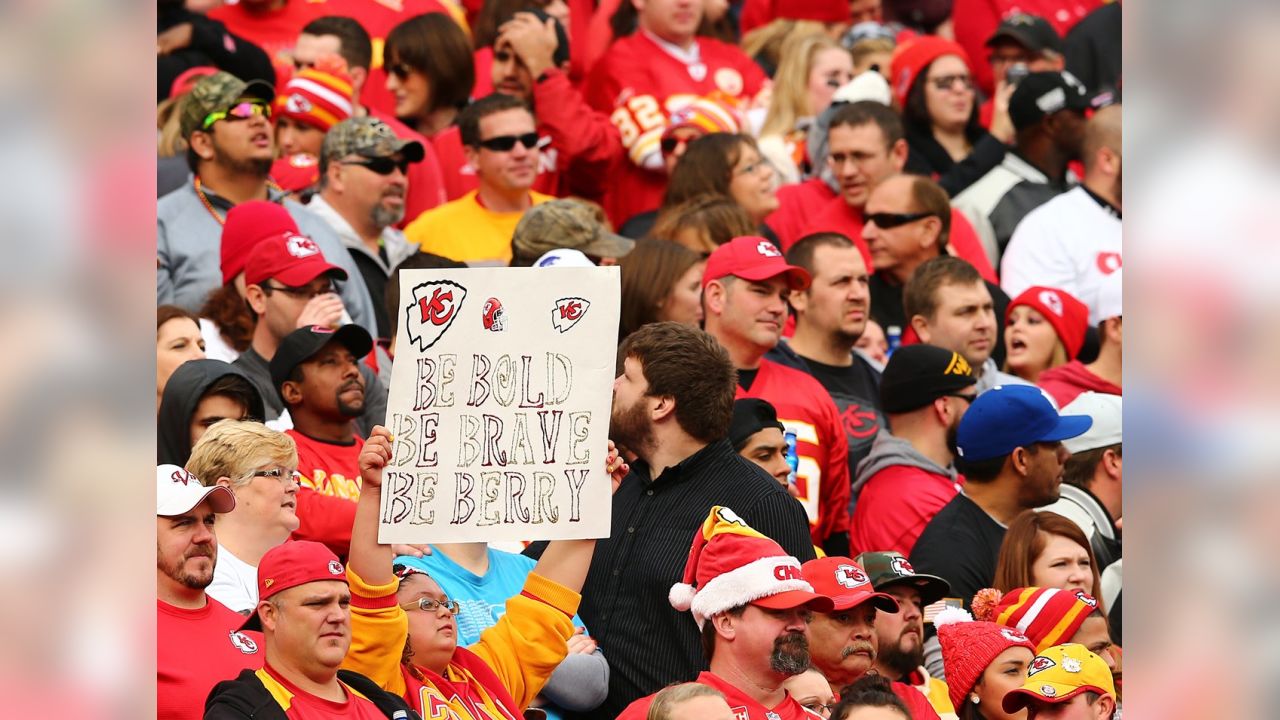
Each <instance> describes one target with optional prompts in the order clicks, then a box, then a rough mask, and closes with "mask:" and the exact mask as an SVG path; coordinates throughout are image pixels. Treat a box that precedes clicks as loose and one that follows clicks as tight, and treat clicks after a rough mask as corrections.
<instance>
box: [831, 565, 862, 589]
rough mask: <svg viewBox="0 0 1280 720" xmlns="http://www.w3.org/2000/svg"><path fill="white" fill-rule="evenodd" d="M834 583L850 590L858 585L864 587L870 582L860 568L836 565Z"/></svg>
mask: <svg viewBox="0 0 1280 720" xmlns="http://www.w3.org/2000/svg"><path fill="white" fill-rule="evenodd" d="M836 582H838V583H840V584H841V585H843V586H845V587H847V588H849V589H850V590H852V589H853V588H856V587H858V586H860V585H866V584H867V583H868V582H870V579H869V578H867V574H866V573H864V572H862V568H859V567H858V566H857V565H838V566H836Z"/></svg>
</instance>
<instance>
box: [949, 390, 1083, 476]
mask: <svg viewBox="0 0 1280 720" xmlns="http://www.w3.org/2000/svg"><path fill="white" fill-rule="evenodd" d="M1092 425H1093V418H1091V417H1089V416H1088V415H1061V414H1059V413H1058V408H1057V407H1056V406H1055V405H1054V404H1053V400H1050V399H1049V396H1048V395H1047V394H1045V392H1044V391H1043V390H1041V389H1040V388H1038V387H1036V386H1034V385H997V386H995V387H993V388H991V389H990V390H988V391H986V392H984V393H982V394H981V395H979V396H978V399H976V400H974V401H973V404H972V405H970V406H969V409H968V411H966V412H965V414H964V417H963V418H961V420H960V427H959V429H958V430H957V431H956V451H957V453H958V454H959V455H960V457H962V458H964V459H965V460H969V461H977V460H990V459H991V458H998V457H1003V456H1005V455H1008V454H1010V453H1012V452H1013V450H1014V448H1020V447H1028V446H1030V445H1033V444H1035V443H1039V442H1060V441H1062V440H1068V439H1070V438H1073V437H1076V436H1078V435H1083V434H1084V433H1085V432H1086V431H1087V430H1088V429H1089V427H1090V426H1092Z"/></svg>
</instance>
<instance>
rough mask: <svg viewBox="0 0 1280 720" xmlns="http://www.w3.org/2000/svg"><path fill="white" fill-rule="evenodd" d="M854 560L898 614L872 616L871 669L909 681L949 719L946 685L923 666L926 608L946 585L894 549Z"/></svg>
mask: <svg viewBox="0 0 1280 720" xmlns="http://www.w3.org/2000/svg"><path fill="white" fill-rule="evenodd" d="M854 561H855V562H857V563H858V564H859V565H861V566H862V567H863V568H864V569H865V570H866V571H867V576H868V577H870V578H871V586H872V587H874V588H875V589H876V592H882V593H884V594H886V595H891V596H893V599H895V600H897V601H898V607H899V610H898V612H897V613H894V614H888V613H886V614H884V615H881V616H878V617H877V618H876V645H877V647H878V648H879V651H878V652H877V654H876V664H875V670H876V672H878V673H880V674H881V675H883V676H885V677H887V678H889V679H890V680H895V681H901V682H902V683H906V684H909V685H911V686H912V687H914V688H915V689H916V690H919V691H920V692H921V693H923V694H924V696H925V697H927V698H928V699H929V703H930V704H931V705H933V709H934V710H935V711H936V712H937V713H938V716H939V717H942V718H944V720H951V719H954V718H955V717H956V710H955V708H954V707H953V706H952V705H951V698H950V696H949V690H948V689H947V684H946V683H945V682H943V681H942V680H941V679H939V678H935V677H932V676H931V675H929V671H928V670H927V669H925V667H924V617H925V609H926V608H927V607H929V606H930V605H932V604H934V603H936V602H938V601H939V600H941V599H942V598H944V597H946V596H947V594H948V593H950V592H951V585H949V584H948V583H947V581H946V580H943V579H942V578H940V577H938V576H936V575H924V574H922V573H917V572H916V571H915V569H914V568H912V567H911V563H909V562H907V559H906V558H905V557H903V555H902V553H899V552H894V551H888V552H865V553H862V554H861V555H859V556H858V557H856V558H854ZM930 622H932V620H930Z"/></svg>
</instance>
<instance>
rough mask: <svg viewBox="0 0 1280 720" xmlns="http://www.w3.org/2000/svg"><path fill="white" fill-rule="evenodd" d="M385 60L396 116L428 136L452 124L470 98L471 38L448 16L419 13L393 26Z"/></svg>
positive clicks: (473, 76)
mask: <svg viewBox="0 0 1280 720" xmlns="http://www.w3.org/2000/svg"><path fill="white" fill-rule="evenodd" d="M383 58H384V63H385V67H386V69H387V90H388V91H389V92H390V93H391V94H392V96H393V97H394V98H395V102H396V109H395V112H396V117H398V118H400V120H401V121H403V122H404V123H405V124H406V125H408V126H409V127H411V128H413V129H414V130H417V131H418V132H420V133H422V134H423V135H424V136H426V137H428V138H431V137H432V136H434V135H435V134H436V133H439V132H440V131H441V130H443V129H445V128H447V127H449V126H450V125H452V124H453V122H454V119H455V118H457V116H458V111H459V110H461V109H462V108H463V107H465V106H466V104H467V101H468V100H470V99H471V89H472V88H473V87H474V86H475V83H476V72H475V67H474V65H473V63H472V56H471V42H470V41H469V40H467V36H466V34H465V33H463V32H462V29H461V28H459V27H458V24H457V23H455V22H454V21H453V20H452V19H451V18H450V17H449V16H448V15H445V14H443V13H428V14H426V15H418V16H416V17H413V18H410V19H408V20H405V21H404V22H402V23H400V24H399V25H397V26H395V27H394V28H392V30H391V32H390V33H388V34H387V40H386V45H385V46H384V48H383Z"/></svg>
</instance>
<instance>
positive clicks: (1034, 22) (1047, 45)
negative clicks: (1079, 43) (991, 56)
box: [986, 13, 1063, 55]
mask: <svg viewBox="0 0 1280 720" xmlns="http://www.w3.org/2000/svg"><path fill="white" fill-rule="evenodd" d="M1001 40H1012V41H1014V42H1016V43H1018V44H1019V45H1021V46H1022V47H1024V48H1026V49H1028V50H1030V51H1031V52H1033V53H1042V52H1044V51H1045V50H1051V51H1053V52H1056V53H1058V54H1059V55H1061V54H1062V53H1063V47H1062V36H1061V35H1059V34H1058V31H1057V30H1054V29H1053V26H1052V25H1050V24H1049V21H1048V20H1045V19H1044V18H1042V17H1040V16H1038V15H1028V14H1027V13H1017V14H1015V15H1010V16H1009V17H1007V18H1005V19H1004V20H1003V21H1002V22H1001V23H1000V26H999V27H997V28H996V31H995V32H994V33H992V34H991V37H989V38H987V43H986V44H987V47H991V46H992V45H995V44H996V43H997V42H999V41H1001Z"/></svg>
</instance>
